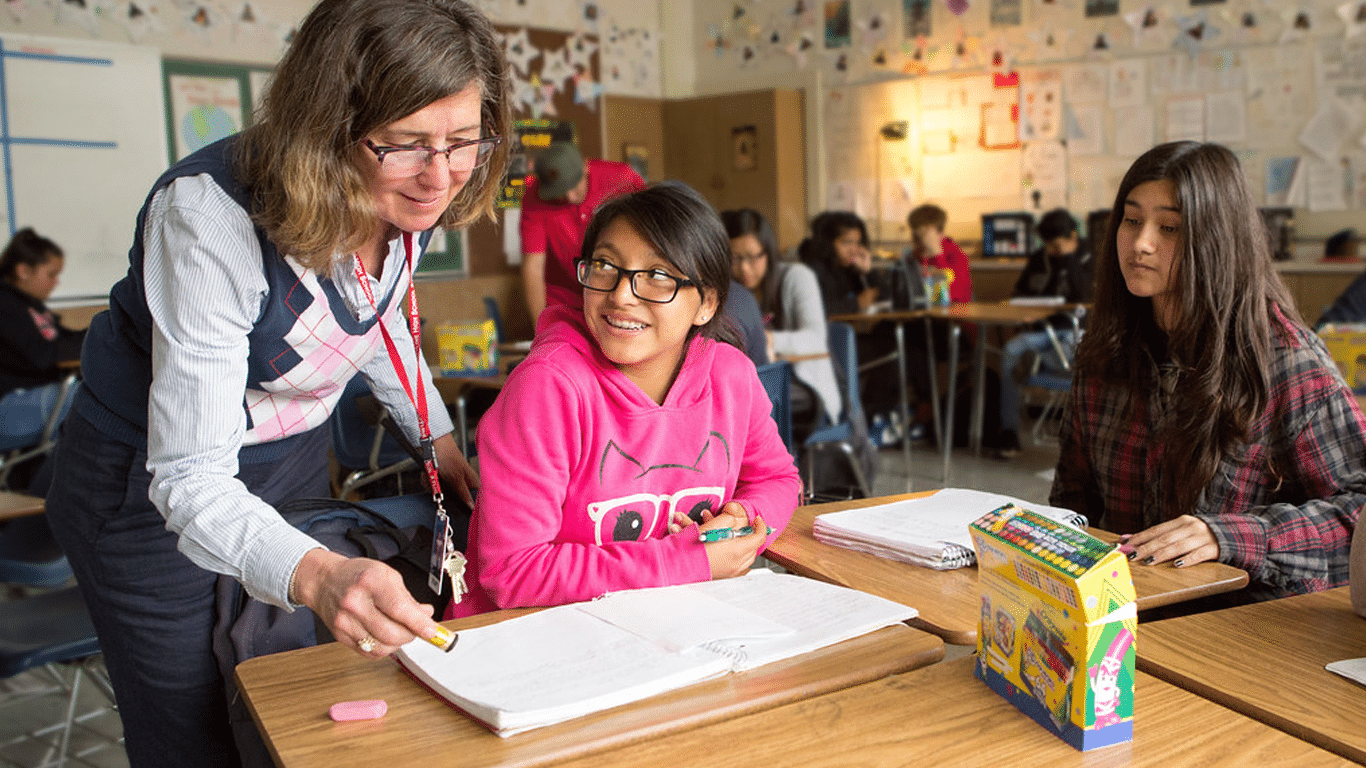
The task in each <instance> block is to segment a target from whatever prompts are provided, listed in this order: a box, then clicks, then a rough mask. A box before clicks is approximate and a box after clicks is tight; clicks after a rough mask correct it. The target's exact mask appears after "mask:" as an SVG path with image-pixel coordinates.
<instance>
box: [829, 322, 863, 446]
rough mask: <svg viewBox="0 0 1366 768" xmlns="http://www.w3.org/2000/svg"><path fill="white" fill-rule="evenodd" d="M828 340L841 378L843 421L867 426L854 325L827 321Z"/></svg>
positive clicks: (836, 369)
mask: <svg viewBox="0 0 1366 768" xmlns="http://www.w3.org/2000/svg"><path fill="white" fill-rule="evenodd" d="M826 341H827V344H828V345H829V349H830V362H831V363H832V364H834V367H835V376H836V377H837V378H838V379H839V380H840V399H841V400H843V401H844V402H843V405H844V410H843V411H842V412H841V413H840V421H841V422H854V423H860V424H862V425H863V428H864V429H866V428H867V423H866V422H864V420H863V397H862V395H860V394H859V385H858V342H857V339H856V338H855V336H854V326H852V325H850V324H848V323H835V322H831V323H827V324H826Z"/></svg>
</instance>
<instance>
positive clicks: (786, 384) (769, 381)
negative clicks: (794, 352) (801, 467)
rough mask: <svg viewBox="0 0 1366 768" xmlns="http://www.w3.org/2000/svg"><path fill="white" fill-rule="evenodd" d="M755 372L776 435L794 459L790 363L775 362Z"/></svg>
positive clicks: (795, 452)
mask: <svg viewBox="0 0 1366 768" xmlns="http://www.w3.org/2000/svg"><path fill="white" fill-rule="evenodd" d="M757 370H758V373H759V381H760V382H761V383H762V384H763V385H764V391H765V392H767V393H768V402H769V405H771V406H772V410H771V411H770V413H771V414H772V415H773V420H774V421H776V422H777V423H778V435H779V436H780V437H782V439H783V445H784V446H785V447H786V448H787V452H788V453H790V454H792V456H793V458H796V456H797V446H796V445H794V444H793V438H792V363H789V362H787V361H786V360H777V361H774V362H772V363H769V364H767V365H761V366H759V368H758V369H757Z"/></svg>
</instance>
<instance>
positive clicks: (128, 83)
mask: <svg viewBox="0 0 1366 768" xmlns="http://www.w3.org/2000/svg"><path fill="white" fill-rule="evenodd" d="M166 157H167V152H166V118H165V106H164V103H163V101H162V92H161V56H160V53H159V52H158V51H157V50H156V49H154V48H145V47H139V46H130V45H119V44H115V43H106V42H99V41H81V40H68V39H61V38H45V37H34V36H28V35H9V34H5V35H0V181H2V182H3V184H0V202H3V206H0V217H3V222H4V228H3V230H0V235H3V239H4V240H6V241H7V240H8V239H9V236H10V235H11V234H13V233H14V232H15V231H16V230H17V229H21V228H23V227H33V228H34V229H35V230H37V232H38V234H40V235H43V236H44V237H47V238H50V239H52V240H53V241H55V242H56V243H57V244H58V245H59V246H61V248H62V250H63V251H64V252H65V253H66V264H65V269H64V270H63V272H62V276H61V281H60V282H59V283H58V285H57V290H56V291H55V292H54V293H53V295H52V301H53V303H54V304H57V305H58V306H60V305H62V304H63V303H66V304H71V303H96V302H101V301H104V300H106V299H107V297H108V295H109V289H110V287H111V286H113V284H114V283H115V282H116V281H117V280H118V279H119V278H121V277H122V276H123V275H124V273H125V272H127V270H128V247H129V245H130V244H131V243H132V238H133V228H134V224H135V219H136V217H137V212H138V209H139V208H141V207H142V202H143V200H144V199H145V198H146V197H147V192H148V190H149V189H150V188H151V185H152V182H153V181H155V180H156V178H157V176H158V175H160V173H161V172H162V171H163V170H164V169H165V167H166Z"/></svg>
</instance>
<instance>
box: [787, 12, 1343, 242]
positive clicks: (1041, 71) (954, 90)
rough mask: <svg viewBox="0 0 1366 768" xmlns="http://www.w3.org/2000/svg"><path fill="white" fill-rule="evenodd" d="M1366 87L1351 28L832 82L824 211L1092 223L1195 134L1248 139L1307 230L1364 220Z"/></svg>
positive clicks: (1259, 180)
mask: <svg viewBox="0 0 1366 768" xmlns="http://www.w3.org/2000/svg"><path fill="white" fill-rule="evenodd" d="M1311 63H1312V66H1311V65H1310V64H1311ZM1363 83H1366V38H1363V37H1358V38H1348V39H1343V38H1340V37H1338V38H1318V39H1305V40H1300V41H1291V42H1288V43H1284V44H1278V45H1247V46H1243V47H1238V48H1229V49H1222V50H1208V51H1197V52H1193V53H1192V52H1188V51H1161V52H1153V53H1146V54H1135V55H1131V56H1114V57H1107V58H1084V59H1074V60H1067V61H1059V62H1056V63H1048V64H1038V65H1030V66H1020V67H1017V68H1016V69H1015V70H1013V72H1012V73H1011V74H1010V75H1003V74H1001V73H993V72H991V71H988V70H985V69H983V70H975V71H953V72H947V73H934V74H924V75H921V76H918V77H913V78H904V79H895V80H882V81H876V82H869V83H856V84H836V85H831V86H829V87H825V88H824V89H822V92H821V98H820V99H819V100H812V103H811V106H810V107H809V108H811V109H820V110H821V112H820V113H818V114H817V115H813V116H812V117H813V118H815V119H816V120H818V121H819V125H820V126H821V131H822V132H823V134H822V136H821V138H820V140H819V142H818V148H819V151H822V152H824V153H825V167H826V169H827V174H826V178H825V179H824V180H823V190H822V194H823V198H822V199H821V200H820V202H819V203H818V205H819V206H820V207H823V208H827V209H828V208H841V209H847V210H853V211H855V212H857V213H859V214H860V215H861V216H862V217H863V218H864V219H865V221H867V222H868V223H869V227H870V235H871V236H872V237H873V239H875V240H881V241H904V240H906V239H908V237H909V233H908V232H907V231H906V221H905V219H906V214H907V213H908V212H909V210H910V209H911V208H913V207H914V206H915V205H918V204H920V203H924V202H934V203H937V204H939V205H941V206H943V207H944V208H945V209H946V210H947V211H948V213H949V228H948V229H949V233H950V234H951V235H954V236H956V237H966V238H971V239H975V238H976V237H977V236H978V234H979V232H978V230H979V226H978V222H980V218H981V214H983V213H995V212H1004V211H1028V212H1031V213H1033V214H1034V215H1035V216H1036V217H1037V216H1038V215H1040V214H1042V213H1043V212H1045V211H1047V210H1049V209H1051V208H1055V207H1065V208H1068V209H1069V210H1071V211H1072V212H1073V213H1074V215H1076V216H1077V217H1078V219H1079V220H1084V219H1085V215H1086V213H1087V212H1089V211H1093V210H1097V209H1103V208H1109V207H1110V206H1111V205H1112V204H1113V196H1114V190H1115V189H1117V188H1118V186H1119V182H1120V180H1121V179H1122V177H1123V174H1124V172H1125V171H1126V170H1127V169H1128V167H1129V165H1130V164H1131V163H1132V162H1133V160H1134V159H1135V158H1136V157H1137V156H1138V155H1139V154H1141V153H1142V152H1144V151H1146V150H1147V149H1148V148H1150V147H1152V146H1154V145H1156V144H1160V143H1162V142H1165V141H1173V140H1178V139H1195V140H1200V141H1213V142H1218V143H1221V144H1224V145H1225V146H1228V147H1229V148H1230V149H1232V150H1233V151H1234V152H1235V153H1236V154H1237V155H1238V157H1239V160H1240V163H1241V164H1242V167H1243V170H1244V173H1245V174H1246V176H1247V180H1248V183H1249V186H1250V188H1251V190H1252V192H1253V195H1254V199H1256V201H1257V203H1258V204H1259V205H1262V206H1272V207H1281V206H1288V207H1292V208H1295V209H1296V210H1297V211H1299V212H1300V215H1297V227H1298V228H1299V229H1300V230H1315V229H1326V230H1328V231H1331V230H1332V229H1334V228H1337V227H1338V226H1359V223H1353V222H1352V219H1359V217H1360V214H1361V209H1362V208H1366V136H1363V135H1362V132H1361V128H1362V124H1361V121H1360V115H1361V114H1363V113H1364V112H1366V85H1363ZM1340 222H1341V223H1340Z"/></svg>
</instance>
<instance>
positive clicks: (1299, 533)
mask: <svg viewBox="0 0 1366 768" xmlns="http://www.w3.org/2000/svg"><path fill="white" fill-rule="evenodd" d="M1280 319H1281V322H1282V326H1283V328H1285V329H1286V331H1287V335H1288V338H1286V339H1279V340H1278V341H1277V349H1276V350H1275V355H1274V357H1273V358H1272V360H1271V363H1270V365H1271V370H1270V381H1271V386H1272V391H1271V399H1270V402H1269V403H1268V404H1267V408H1266V410H1265V411H1264V412H1263V413H1262V415H1261V417H1260V418H1258V419H1257V421H1256V422H1255V424H1254V425H1253V427H1252V430H1251V439H1250V440H1249V441H1248V442H1247V443H1245V444H1244V445H1242V446H1240V450H1238V451H1234V452H1233V454H1232V455H1227V456H1225V457H1224V458H1223V460H1222V461H1221V462H1220V464H1219V468H1218V471H1216V472H1215V475H1214V477H1213V478H1212V479H1211V480H1210V482H1209V485H1208V486H1206V487H1205V489H1204V491H1203V492H1202V493H1201V495H1200V498H1199V500H1198V502H1197V503H1196V506H1195V509H1193V510H1167V509H1165V508H1164V507H1163V501H1162V486H1163V480H1164V478H1163V477H1162V468H1161V461H1162V456H1163V446H1162V445H1161V444H1159V443H1158V442H1157V441H1155V440H1154V439H1153V437H1152V436H1153V434H1154V433H1155V432H1157V426H1158V425H1159V424H1160V423H1161V421H1162V418H1163V415H1164V412H1165V403H1166V402H1168V400H1169V398H1170V397H1172V396H1180V387H1179V380H1178V378H1177V373H1176V371H1175V369H1174V368H1172V367H1170V366H1160V367H1159V366H1157V365H1153V367H1152V368H1151V369H1149V370H1148V371H1146V372H1144V375H1143V379H1142V380H1141V381H1139V382H1136V385H1137V386H1136V387H1134V389H1133V390H1132V396H1133V397H1134V398H1136V404H1137V408H1135V411H1134V413H1135V415H1133V416H1130V415H1129V409H1128V402H1129V397H1130V392H1128V391H1126V390H1125V389H1122V388H1118V387H1110V386H1106V385H1105V384H1104V383H1102V382H1100V381H1098V380H1096V379H1094V378H1091V377H1087V376H1083V375H1080V374H1079V375H1078V376H1077V379H1076V381H1075V382H1074V384H1073V387H1072V393H1071V397H1070V399H1069V401H1068V410H1067V413H1066V415H1065V416H1064V418H1063V424H1062V429H1061V433H1062V434H1061V444H1062V445H1061V452H1060V455H1059V458H1058V468H1057V474H1056V476H1055V479H1054V481H1053V489H1052V492H1051V494H1050V497H1049V503H1050V504H1053V505H1055V506H1060V507H1065V508H1068V509H1073V510H1076V511H1078V512H1081V513H1083V514H1085V515H1087V516H1088V517H1089V518H1090V519H1091V520H1092V521H1095V523H1094V524H1096V525H1098V526H1099V527H1102V528H1105V529H1107V530H1111V531H1115V532H1117V533H1134V532H1137V531H1140V530H1143V529H1145V528H1149V527H1151V526H1153V525H1156V524H1158V523H1160V522H1163V521H1165V520H1170V519H1173V518H1176V517H1179V516H1180V515H1181V514H1183V513H1190V514H1192V515H1194V516H1195V517H1198V518H1200V519H1201V520H1203V521H1204V522H1205V523H1206V524H1207V525H1209V528H1210V530H1211V531H1212V532H1213V533H1214V538H1215V540H1216V541H1217V542H1218V544H1219V560H1220V561H1221V562H1224V563H1228V564H1229V565H1232V566H1235V567H1237V568H1241V569H1244V570H1246V571H1247V572H1248V573H1249V574H1250V576H1251V583H1250V584H1249V587H1248V593H1249V594H1248V597H1251V598H1253V599H1267V598H1270V597H1282V596H1285V595H1290V594H1299V593H1304V592H1314V591H1319V590H1323V589H1329V588H1331V587H1336V586H1341V585H1343V584H1346V583H1347V563H1348V555H1349V552H1350V549H1351V542H1352V531H1353V529H1354V528H1355V526H1356V521H1357V516H1358V513H1359V512H1360V510H1361V507H1362V505H1363V504H1366V420H1363V418H1362V413H1361V410H1360V408H1359V407H1358V406H1357V401H1356V398H1355V397H1354V396H1353V394H1352V392H1351V391H1350V390H1349V389H1348V388H1347V385H1346V384H1345V383H1344V381H1343V379H1342V376H1341V375H1340V374H1339V373H1338V369H1337V367H1336V366H1335V364H1334V363H1333V361H1332V358H1331V357H1330V356H1329V355H1328V351H1327V350H1326V349H1325V348H1324V346H1323V343H1322V342H1321V341H1319V339H1318V337H1317V336H1315V335H1314V334H1313V333H1312V332H1310V331H1309V330H1308V329H1306V328H1304V327H1303V326H1302V325H1299V324H1298V323H1292V322H1290V321H1287V320H1285V319H1284V318H1283V317H1282V318H1280ZM1272 467H1275V468H1276V469H1277V470H1278V472H1279V476H1277V474H1276V473H1273V472H1272V471H1271V468H1272Z"/></svg>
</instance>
